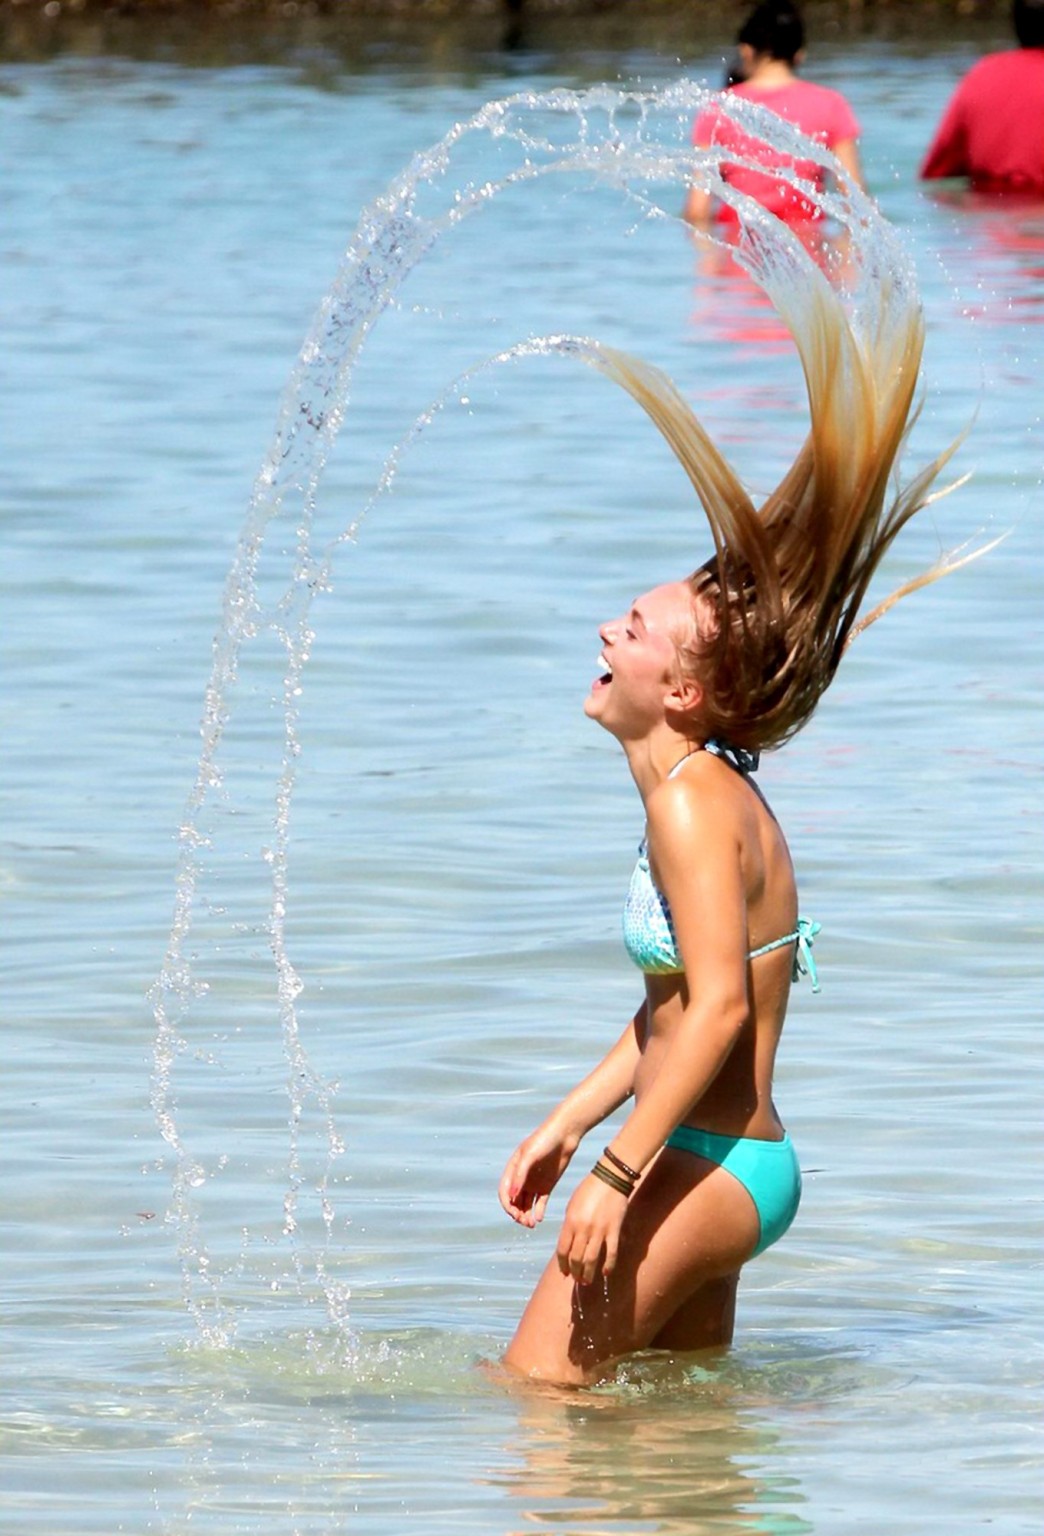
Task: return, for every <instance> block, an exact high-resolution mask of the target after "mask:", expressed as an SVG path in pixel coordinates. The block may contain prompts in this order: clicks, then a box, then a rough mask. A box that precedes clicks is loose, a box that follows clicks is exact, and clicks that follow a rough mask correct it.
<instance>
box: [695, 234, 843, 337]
mask: <svg viewBox="0 0 1044 1536" xmlns="http://www.w3.org/2000/svg"><path fill="white" fill-rule="evenodd" d="M787 228H788V229H789V230H790V232H791V234H792V235H793V236H794V238H795V239H796V240H797V241H798V242H799V244H800V245H801V247H802V249H803V250H805V251H806V252H807V253H808V255H809V256H810V257H811V258H812V260H813V261H814V262H815V264H816V266H817V267H819V269H820V270H821V271H822V272H824V273H826V275H827V276H828V277H829V278H830V281H831V283H832V284H833V285H834V286H835V287H839V288H843V287H844V286H845V278H846V274H847V273H848V270H849V266H850V261H851V239H850V236H849V234H848V232H847V231H846V230H839V229H837V228H832V227H829V226H825V225H824V223H823V221H822V220H807V221H799V220H794V221H788V224H787ZM713 235H714V238H713V239H710V238H708V236H707V235H706V234H704V233H703V232H702V231H701V230H699V229H694V230H692V231H691V232H690V237H691V239H692V242H693V245H694V247H695V252H696V259H695V274H694V283H693V304H692V309H691V311H690V315H689V320H690V325H691V328H692V330H693V331H694V332H698V333H699V334H700V335H702V336H710V337H713V338H714V339H715V340H717V341H726V342H730V343H732V344H734V345H738V346H740V347H746V348H752V349H753V350H754V351H755V352H765V351H769V352H793V351H795V349H794V342H793V338H792V336H791V334H790V331H789V330H788V329H787V327H786V325H785V324H784V323H783V320H782V318H781V317H780V314H779V312H778V310H777V309H776V308H775V306H774V305H773V303H772V301H771V300H770V298H769V297H768V295H767V294H766V293H765V291H764V289H763V288H760V287H759V286H758V284H757V283H755V282H754V281H753V279H752V278H751V277H750V275H749V273H747V272H746V271H744V269H743V267H742V266H741V264H740V263H739V262H738V261H737V260H736V259H735V257H734V256H733V255H732V254H731V253H730V251H729V249H728V246H729V245H732V246H735V245H737V244H738V243H739V241H740V233H739V228H738V227H737V226H736V225H735V224H730V225H725V226H720V225H719V226H715V228H714V230H713ZM796 355H797V354H796V352H795V356H796Z"/></svg>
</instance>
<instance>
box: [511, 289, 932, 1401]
mask: <svg viewBox="0 0 1044 1536" xmlns="http://www.w3.org/2000/svg"><path fill="white" fill-rule="evenodd" d="M788 281H789V279H787V277H786V274H784V279H783V281H782V282H781V283H780V284H777V292H776V294H775V297H776V301H777V304H779V303H780V295H781V294H783V295H784V296H785V295H786V293H787V292H788V291H790V293H791V300H792V302H791V303H790V305H789V307H790V309H791V314H790V317H789V318H790V323H791V328H792V330H793V331H794V334H795V340H796V342H797V345H798V349H799V352H800V354H801V360H802V365H803V368H804V372H805V377H806V382H807V386H808V392H809V403H810V411H811V430H810V432H809V435H808V438H807V439H806V441H805V443H804V445H803V447H802V449H801V451H800V453H799V454H798V456H797V459H796V461H795V463H794V465H793V467H792V468H791V469H790V471H789V472H788V474H787V475H786V476H785V477H784V479H783V481H782V483H781V484H780V486H779V487H778V489H777V490H776V491H775V492H774V493H773V494H772V495H770V496H769V497H768V499H767V501H766V502H765V503H764V505H763V506H762V507H761V508H760V510H756V509H755V507H754V506H753V504H752V502H751V500H750V498H749V497H748V496H747V494H746V492H745V491H744V490H743V488H742V486H741V485H740V483H739V481H738V479H737V478H736V476H735V475H734V473H733V472H732V470H731V469H730V467H729V466H728V464H727V463H726V462H725V460H724V458H723V457H722V456H721V454H720V453H719V452H718V451H717V450H716V449H715V447H714V446H713V444H712V443H711V441H710V440H709V438H708V436H707V434H706V433H705V432H704V430H703V428H702V427H701V426H700V424H699V422H698V421H697V420H696V418H695V417H694V416H693V415H692V413H691V411H690V410H689V408H688V406H687V405H686V403H685V402H684V400H683V399H682V398H681V397H680V395H679V394H678V393H677V391H676V390H675V389H674V387H673V386H672V385H671V384H670V382H669V381H668V380H667V379H666V378H665V377H664V376H663V375H662V374H660V373H658V372H657V371H656V370H655V369H652V368H650V367H647V366H645V365H643V364H641V363H639V362H636V361H635V360H634V359H630V358H627V357H625V356H623V355H622V354H620V353H617V352H612V351H608V350H607V349H604V348H600V347H595V348H593V353H594V355H592V356H590V357H588V359H587V360H588V361H591V362H594V364H595V365H596V366H597V367H599V368H600V369H601V370H602V371H603V372H605V373H607V374H608V375H609V376H610V377H612V378H615V380H616V381H617V382H618V383H620V384H622V385H623V386H624V387H625V388H626V389H627V390H629V391H630V393H631V394H632V395H633V396H634V397H635V398H636V399H637V400H638V401H639V402H640V403H641V405H642V406H643V407H644V408H645V410H646V411H647V412H648V413H649V414H650V416H651V417H652V418H653V420H654V421H655V422H656V423H657V425H658V426H659V428H660V430H661V431H662V432H663V434H664V436H665V438H666V439H667V441H668V443H669V444H670V446H671V447H672V449H673V451H674V452H675V453H676V454H677V456H678V458H679V459H680V461H681V462H682V464H683V466H684V468H685V469H686V471H687V473H688V475H689V478H690V480H691V481H692V484H693V486H694V488H695V490H696V492H697V494H698V496H699V498H700V500H701V502H702V505H703V508H704V511H705V513H706V515H707V519H708V522H709V524H710V530H711V535H712V539H713V544H714V553H713V555H712V556H711V558H710V559H708V560H707V561H706V562H705V564H703V565H702V566H701V567H700V568H699V570H697V571H696V573H695V574H694V575H692V576H688V577H685V578H684V579H681V580H675V581H670V582H668V583H666V584H665V585H663V586H659V587H656V588H655V589H654V590H653V591H651V592H647V593H644V594H643V595H641V596H638V597H636V598H635V599H634V600H633V601H628V602H627V603H626V605H625V607H624V610H623V612H622V613H621V614H620V616H619V617H618V618H616V619H613V620H612V621H610V622H609V623H607V624H604V625H603V626H602V628H601V629H600V630H599V636H600V641H601V656H600V658H599V671H600V675H599V676H598V678H597V679H596V680H595V682H594V684H593V686H592V688H591V691H590V693H589V694H588V696H587V700H586V703H585V706H584V707H585V710H586V713H587V714H588V716H589V717H590V718H591V719H592V720H595V721H597V723H598V724H599V725H601V726H602V727H603V728H604V729H605V730H607V731H608V732H610V734H611V735H613V736H615V737H616V739H617V740H618V741H619V743H620V745H621V747H622V748H623V751H624V755H625V756H626V758H627V764H628V767H629V768H630V771H631V774H632V777H633V779H634V782H635V784H636V786H637V789H638V792H639V794H640V796H641V799H642V804H643V807H644V812H645V834H644V837H643V839H642V843H641V848H640V852H639V857H638V862H637V865H636V867H635V870H634V874H633V876H632V879H631V885H630V889H629V892H628V895H627V902H626V910H625V943H626V947H627V949H628V951H629V953H630V955H631V958H632V959H633V960H634V961H635V963H636V965H637V966H638V968H639V969H640V970H641V971H642V972H643V974H644V983H645V987H644V997H643V998H642V1000H641V1002H640V1004H639V1007H638V1009H637V1011H636V1013H635V1015H634V1017H633V1018H632V1019H631V1020H630V1022H629V1023H628V1024H627V1026H626V1028H625V1029H624V1030H623V1033H622V1034H621V1035H620V1037H619V1039H618V1040H617V1041H616V1043H615V1044H614V1045H613V1046H612V1048H611V1049H610V1050H609V1052H608V1054H607V1055H606V1056H605V1057H604V1059H603V1060H602V1061H601V1062H600V1063H599V1065H598V1066H597V1067H595V1069H594V1070H593V1071H592V1072H591V1073H590V1075H589V1076H588V1077H586V1078H585V1079H584V1080H583V1082H581V1083H580V1084H579V1086H578V1087H576V1088H574V1089H573V1091H572V1092H571V1093H569V1094H568V1095H567V1096H566V1097H565V1098H564V1099H563V1100H562V1102H561V1103H560V1104H559V1105H558V1106H557V1107H556V1108H555V1109H553V1110H552V1111H551V1113H550V1114H549V1115H548V1116H547V1118H546V1119H545V1120H544V1121H543V1123H542V1124H541V1125H540V1126H539V1127H538V1128H537V1129H536V1130H535V1131H534V1132H533V1133H532V1134H531V1135H530V1136H528V1137H527V1138H526V1139H525V1140H524V1141H523V1142H522V1143H521V1145H520V1146H519V1147H518V1148H517V1149H516V1150H515V1152H514V1153H513V1154H512V1156H511V1157H510V1159H509V1160H508V1163H507V1167H506V1169H505V1171H504V1175H503V1178H502V1180H501V1184H500V1199H501V1203H502V1205H503V1206H504V1209H505V1210H506V1211H507V1212H508V1214H509V1215H510V1216H512V1217H513V1218H514V1220H515V1221H517V1222H519V1223H520V1224H521V1225H522V1226H526V1227H534V1226H535V1225H536V1224H537V1223H539V1222H540V1221H542V1220H543V1217H544V1214H545V1211H546V1208H547V1204H548V1198H549V1196H550V1195H551V1193H552V1191H553V1189H554V1188H555V1185H556V1184H557V1182H558V1180H559V1179H560V1178H561V1177H562V1174H563V1173H564V1171H565V1169H566V1168H567V1166H568V1164H569V1162H570V1160H571V1158H572V1157H573V1155H574V1153H575V1152H576V1150H577V1148H578V1146H579V1144H580V1142H581V1140H582V1139H583V1137H584V1136H585V1135H586V1134H587V1133H588V1132H589V1131H592V1130H593V1129H594V1127H596V1126H597V1125H599V1124H600V1123H601V1122H602V1121H603V1120H604V1119H605V1118H606V1117H607V1116H608V1115H610V1114H611V1113H612V1112H613V1111H614V1110H616V1109H618V1108H619V1107H620V1106H622V1105H623V1104H625V1103H627V1102H628V1101H631V1100H633V1107H632V1108H631V1110H630V1113H629V1114H628V1116H627V1118H626V1119H625V1120H624V1121H623V1123H622V1125H621V1126H620V1128H619V1129H618V1130H617V1131H616V1132H615V1134H614V1135H613V1137H612V1139H611V1140H610V1141H608V1142H607V1143H606V1144H605V1150H604V1151H601V1150H599V1153H598V1156H597V1157H596V1159H595V1161H594V1165H593V1167H592V1169H591V1172H590V1173H588V1174H587V1175H586V1176H585V1177H584V1178H583V1179H582V1180H581V1181H580V1183H579V1184H578V1186H577V1187H576V1189H575V1191H574V1193H573V1195H572V1197H571V1198H570V1200H569V1202H568V1204H567V1206H566V1209H565V1214H564V1217H563V1220H562V1225H561V1228H560V1231H559V1235H558V1242H557V1246H556V1252H555V1254H554V1256H553V1258H552V1259H551V1261H550V1263H549V1264H548V1265H547V1268H546V1269H545V1271H544V1273H543V1276H542V1278H541V1279H540V1281H539V1283H538V1284H537V1287H536V1290H535V1291H534V1294H533V1296H532V1299H531V1300H530V1302H529V1305H528V1307H527V1308H526V1310H525V1313H524V1315H523V1317H522V1320H521V1322H520V1323H519V1326H518V1330H517V1332H516V1333H515V1336H514V1338H513V1340H512V1341H511V1344H510V1346H509V1348H508V1350H507V1353H506V1355H505V1363H506V1365H507V1366H508V1367H509V1368H510V1369H511V1370H512V1371H515V1372H517V1373H519V1374H521V1375H524V1376H527V1377H530V1378H534V1379H539V1380H541V1381H547V1382H556V1383H563V1384H569V1385H582V1384H586V1383H590V1382H593V1381H596V1380H599V1379H601V1378H603V1377H604V1376H605V1375H606V1374H607V1373H608V1372H609V1371H610V1370H611V1367H612V1362H614V1361H615V1360H616V1359H618V1358H619V1357H620V1356H622V1355H625V1354H628V1353H630V1352H631V1351H634V1350H639V1349H645V1348H649V1347H652V1348H664V1349H670V1350H694V1349H701V1348H706V1347H709V1346H723V1345H727V1344H728V1343H729V1341H730V1340H731V1337H732V1332H733V1320H734V1314H735V1307H736V1292H737V1284H738V1280H739V1274H740V1270H741V1269H742V1266H743V1265H744V1264H746V1263H747V1262H748V1260H750V1259H751V1258H753V1257H754V1256H755V1255H756V1254H758V1253H760V1252H762V1251H764V1249H765V1248H766V1247H768V1246H769V1245H770V1244H772V1243H774V1242H776V1241H777V1240H778V1239H779V1238H780V1237H782V1236H783V1234H784V1233H785V1231H786V1230H787V1227H788V1226H789V1225H790V1223H791V1221H792V1220H793V1218H794V1215H795V1213H796V1211H797V1207H798V1201H799V1198H800V1191H801V1180H800V1174H799V1170H798V1161H797V1156H796V1154H795V1152H794V1149H793V1147H792V1145H791V1142H790V1138H789V1136H788V1134H787V1131H786V1130H785V1128H784V1123H783V1120H782V1118H781V1116H780V1113H779V1111H778V1109H777V1107H776V1104H775V1103H774V1101H773V1096H772V1076H773V1066H774V1063H775V1059H776V1054H777V1051H778V1048H779V1045H780V1037H781V1034H782V1030H783V1023H784V1018H785V1016H786V1011H787V998H788V994H789V991H790V986H791V981H792V978H796V977H797V976H798V975H799V974H801V973H807V974H808V975H809V976H810V979H811V980H812V982H813V983H815V968H814V965H813V963H812V956H811V949H810V945H811V940H812V937H813V935H814V932H815V925H814V924H812V923H809V922H807V921H806V920H804V919H803V918H802V917H800V916H799V911H798V896H797V888H796V883H795V878H794V870H793V866H792V864H791V859H790V854H789V852H788V849H787V842H786V838H785V836H784V833H783V830H782V828H781V827H780V825H779V823H778V822H777V821H776V819H775V817H774V816H773V814H772V811H771V809H770V808H769V806H768V804H767V803H766V801H765V799H764V798H763V796H762V794H761V793H760V791H759V790H758V788H757V786H756V782H755V780H754V778H753V773H754V770H755V768H756V766H757V757H758V754H759V753H760V752H762V751H765V750H770V749H772V748H775V747H778V746H780V745H781V744H782V743H783V742H785V741H786V740H787V739H788V738H789V737H791V736H793V734H794V733H795V732H796V731H798V730H799V729H800V728H801V726H802V725H803V724H805V722H806V721H807V720H808V719H809V717H810V716H811V714H812V712H813V711H814V709H815V707H816V705H817V703H818V701H819V699H820V698H821V696H822V694H823V692H824V690H825V689H826V688H827V686H828V684H829V683H830V681H831V679H832V678H833V676H834V673H835V671H836V669H837V666H838V663H839V662H840V660H841V656H842V653H843V651H844V649H845V646H846V644H847V642H848V641H849V639H850V638H852V636H853V635H854V633H855V631H856V630H857V629H858V628H862V627H864V626H865V625H866V624H867V623H869V622H871V621H872V620H873V619H875V618H876V617H878V616H879V614H880V613H881V612H883V611H884V610H885V609H886V608H887V607H888V606H889V605H890V603H891V602H893V601H894V600H895V598H897V597H899V596H902V595H903V593H904V592H906V591H910V590H912V589H913V588H914V587H916V586H920V585H922V584H923V583H924V582H926V581H928V580H931V579H932V578H933V577H934V576H935V575H938V574H940V573H941V570H942V569H946V568H950V567H947V566H945V565H944V566H942V567H939V568H937V569H936V570H933V571H931V572H929V573H926V574H925V575H924V576H922V577H920V578H918V579H917V580H915V581H913V582H910V583H908V584H907V585H906V586H905V587H904V588H902V589H901V590H900V592H898V593H896V594H894V595H893V597H892V598H889V599H888V600H887V601H886V602H884V603H882V604H880V605H879V607H878V608H877V609H875V610H874V611H873V612H872V613H870V614H869V615H868V616H867V617H866V618H864V619H863V620H862V622H861V623H860V622H858V612H859V608H860V605H861V603H862V601H863V599H864V596H865V594H866V591H867V587H868V584H869V582H870V579H871V577H872V575H873V573H874V571H875V569H876V567H877V566H878V564H879V562H880V561H881V559H882V556H883V555H884V554H885V552H886V551H887V549H888V548H889V546H890V544H891V543H892V540H893V539H894V538H895V536H896V534H897V533H898V532H899V530H900V529H901V528H902V526H903V524H904V523H905V522H906V521H907V520H908V519H909V518H910V517H911V516H912V515H913V514H914V513H915V512H916V511H917V510H918V509H919V508H920V507H921V506H923V505H924V504H925V500H926V495H927V490H928V487H929V485H930V484H931V481H932V478H933V476H934V474H935V473H936V471H937V470H938V468H939V464H940V463H941V462H942V459H940V460H938V461H937V462H936V463H935V464H933V465H932V466H931V467H930V468H929V469H928V470H927V471H925V472H924V473H923V474H922V475H921V476H920V477H919V478H918V480H917V481H916V482H915V483H914V484H913V485H911V486H910V487H908V488H907V489H906V490H905V491H903V492H901V493H899V494H898V495H897V496H895V497H894V498H892V499H889V497H888V494H887V492H888V486H889V478H890V474H891V471H892V468H893V465H894V462H895V459H896V456H897V453H898V450H899V447H900V444H901V441H902V438H903V436H904V433H905V431H906V428H907V424H908V418H909V416H910V411H911V404H912V400H913V395H914V389H915V384H916V380H917V376H918V369H919V364H920V357H921V350H922V343H923V331H922V321H921V315H920V309H919V305H918V303H917V301H916V293H915V292H912V291H911V290H910V289H909V288H907V289H905V290H904V289H903V284H902V282H901V281H900V280H899V278H898V276H897V277H896V278H895V280H894V281H893V280H892V279H891V278H887V279H885V280H884V281H883V282H878V287H877V308H876V311H875V312H869V311H868V310H867V308H866V305H865V304H864V306H863V310H862V314H861V317H860V321H859V325H858V326H857V325H856V324H855V323H854V322H853V321H852V320H851V319H850V316H849V312H848V310H847V309H846V307H845V305H843V304H842V302H841V300H840V299H839V298H838V296H837V294H836V293H835V292H834V291H833V290H832V289H831V288H830V286H829V284H828V283H827V282H826V281H825V279H824V278H823V277H822V276H821V274H817V273H815V272H813V271H811V270H810V269H806V272H805V276H804V278H803V286H802V287H801V289H800V291H798V290H795V289H794V287H793V284H791V285H790V288H789V290H788ZM767 286H771V284H767ZM797 304H800V305H801V312H800V313H799V314H797V313H795V306H796V305H797ZM953 563H954V562H951V566H952V564H953ZM598 1145H599V1149H600V1148H601V1138H599V1143H598Z"/></svg>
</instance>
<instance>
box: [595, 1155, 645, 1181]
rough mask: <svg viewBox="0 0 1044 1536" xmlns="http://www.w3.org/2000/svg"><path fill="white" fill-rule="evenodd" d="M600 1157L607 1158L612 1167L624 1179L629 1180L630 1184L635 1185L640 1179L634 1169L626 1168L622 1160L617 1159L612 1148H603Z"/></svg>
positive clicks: (639, 1175)
mask: <svg viewBox="0 0 1044 1536" xmlns="http://www.w3.org/2000/svg"><path fill="white" fill-rule="evenodd" d="M602 1156H603V1157H607V1158H608V1159H609V1161H610V1162H611V1163H612V1165H613V1167H614V1168H616V1169H617V1170H618V1171H619V1172H620V1173H622V1174H623V1176H624V1178H625V1179H630V1181H631V1183H632V1184H637V1182H638V1180H639V1179H640V1178H641V1174H640V1173H639V1172H638V1171H637V1169H635V1168H628V1166H627V1164H626V1163H625V1162H624V1161H623V1159H622V1158H619V1157H617V1155H616V1153H615V1152H614V1151H613V1149H612V1147H603V1148H602Z"/></svg>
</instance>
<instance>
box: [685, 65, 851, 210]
mask: <svg viewBox="0 0 1044 1536" xmlns="http://www.w3.org/2000/svg"><path fill="white" fill-rule="evenodd" d="M739 54H740V61H741V67H742V69H743V74H744V79H745V82H746V84H747V85H751V86H753V87H754V88H755V89H756V90H757V91H759V92H763V93H764V95H765V98H766V100H765V105H766V106H771V105H772V99H771V98H772V92H773V91H778V90H782V89H783V87H784V86H787V85H791V84H793V82H794V80H795V79H796V78H797V76H796V74H795V72H794V68H793V67H792V66H791V65H790V64H789V63H788V62H787V60H786V59H776V58H773V56H772V55H771V54H770V53H755V52H754V49H753V48H752V47H751V46H750V44H749V43H741V44H740V46H739ZM803 58H804V52H803V51H802V52H801V53H799V54H798V56H797V58H796V59H795V61H794V63H795V64H800V63H801V61H802V59H803ZM833 152H834V156H835V157H836V159H837V160H838V162H839V163H840V165H841V168H842V170H844V171H847V173H848V175H849V176H850V177H851V178H852V180H853V181H854V182H855V184H856V186H857V187H863V185H864V183H863V167H862V164H861V163H860V159H859V145H858V142H857V140H855V139H841V140H839V141H838V143H837V144H835V145H834V147H833ZM713 201H714V200H713V198H712V197H711V195H710V193H709V192H704V191H703V190H702V189H701V188H700V187H690V188H689V190H688V193H687V195H686V198H685V206H684V208H683V210H682V214H683V217H684V218H685V219H686V221H687V222H688V223H689V224H695V225H697V226H700V225H706V224H709V223H710V221H711V215H712V212H713Z"/></svg>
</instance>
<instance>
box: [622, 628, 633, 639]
mask: <svg viewBox="0 0 1044 1536" xmlns="http://www.w3.org/2000/svg"><path fill="white" fill-rule="evenodd" d="M624 634H625V635H626V636H627V638H628V640H633V639H634V630H633V629H625V630H624Z"/></svg>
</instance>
